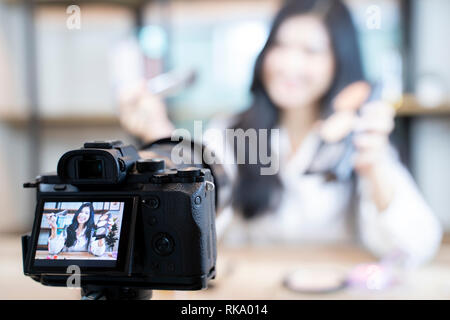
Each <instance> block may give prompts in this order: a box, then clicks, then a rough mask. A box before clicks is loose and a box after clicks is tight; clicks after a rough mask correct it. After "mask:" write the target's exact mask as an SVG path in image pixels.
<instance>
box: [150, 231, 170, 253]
mask: <svg viewBox="0 0 450 320" xmlns="http://www.w3.org/2000/svg"><path fill="white" fill-rule="evenodd" d="M153 249H154V250H155V252H156V253H157V254H159V255H161V256H168V255H169V254H171V253H172V252H173V249H174V243H173V240H172V238H171V237H170V236H169V235H168V234H165V233H159V234H157V235H156V237H155V238H154V239H153Z"/></svg>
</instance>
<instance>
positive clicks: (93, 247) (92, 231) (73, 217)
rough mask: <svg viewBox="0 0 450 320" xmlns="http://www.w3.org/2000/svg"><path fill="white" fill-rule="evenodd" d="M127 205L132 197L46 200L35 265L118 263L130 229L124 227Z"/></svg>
mask: <svg viewBox="0 0 450 320" xmlns="http://www.w3.org/2000/svg"><path fill="white" fill-rule="evenodd" d="M127 205H128V206H129V205H130V203H129V202H128V201H119V202H109V201H93V202H88V201H86V202H76V201H74V202H69V201H61V202H50V201H45V202H44V203H43V208H42V213H41V217H40V225H39V230H38V232H39V235H38V238H37V243H36V250H35V254H34V265H35V266H36V267H44V266H49V267H52V266H54V267H58V266H66V265H72V264H76V265H79V266H80V267H102V268H114V267H116V265H117V261H118V257H119V255H120V254H119V247H120V244H121V240H123V239H122V238H124V237H126V236H124V234H126V233H127V232H124V230H123V228H124V227H126V226H125V225H126V224H127V223H126V222H127V217H126V215H127V213H128V212H129V210H127ZM124 213H125V214H124ZM124 241H125V240H124ZM124 241H122V242H124ZM122 249H123V246H122Z"/></svg>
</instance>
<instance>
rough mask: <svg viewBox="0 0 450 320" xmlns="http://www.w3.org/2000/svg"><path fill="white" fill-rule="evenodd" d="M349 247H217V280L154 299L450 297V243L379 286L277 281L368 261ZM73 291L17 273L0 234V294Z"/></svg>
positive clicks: (14, 243)
mask: <svg viewBox="0 0 450 320" xmlns="http://www.w3.org/2000/svg"><path fill="white" fill-rule="evenodd" d="M374 261H375V260H374V258H373V257H372V256H371V255H369V254H368V253H367V252H365V251H364V250H362V249H360V248H357V247H352V246H335V247H333V246H301V247H286V246H283V247H275V246H273V247H263V246H261V247H240V248H229V247H219V259H218V262H217V272H218V275H217V279H215V280H213V281H212V282H211V287H210V288H209V289H208V290H203V291H195V292H184V291H155V292H154V294H153V298H154V299H450V245H449V244H444V245H443V246H442V247H441V250H440V252H439V254H438V256H437V257H436V258H435V259H434V260H433V261H432V262H431V263H430V264H428V265H426V266H423V267H421V268H420V269H417V270H412V271H408V272H404V273H403V274H402V275H401V278H400V281H399V283H398V284H397V285H395V286H393V287H391V288H389V289H387V290H383V291H367V290H361V289H343V290H340V291H337V292H334V293H330V294H300V293H295V292H292V291H290V290H288V289H286V288H284V287H283V285H282V281H283V279H284V277H285V276H286V275H287V274H289V272H291V271H293V270H296V269H297V268H305V267H311V268H314V267H315V266H324V265H325V266H327V267H331V268H339V269H341V270H350V269H352V268H353V267H354V266H355V265H357V264H359V263H366V262H374ZM78 298H79V290H77V289H67V288H54V287H46V286H42V285H40V284H39V283H37V282H35V281H33V280H31V279H29V278H28V277H25V276H24V275H23V274H22V263H21V250H20V237H19V236H1V235H0V299H78Z"/></svg>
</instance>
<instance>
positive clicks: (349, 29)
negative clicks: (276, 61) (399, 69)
mask: <svg viewBox="0 0 450 320" xmlns="http://www.w3.org/2000/svg"><path fill="white" fill-rule="evenodd" d="M302 14H317V15H318V16H319V17H321V19H322V21H323V22H324V24H325V26H326V28H327V31H328V33H329V35H330V39H331V42H332V48H333V53H334V59H335V66H336V68H335V75H334V79H333V82H332V84H331V86H330V88H329V90H328V92H327V93H326V94H325V96H324V97H323V98H322V101H321V110H320V113H321V115H322V116H326V115H328V114H330V113H331V101H332V100H333V98H334V97H335V96H336V94H337V93H338V92H339V91H340V90H342V89H343V88H344V87H345V86H347V85H348V84H350V83H352V82H354V81H358V80H363V79H364V76H363V70H362V64H361V57H360V51H359V50H360V48H359V45H358V39H357V33H356V29H355V26H354V24H353V22H352V19H351V16H350V12H349V11H348V9H347V8H346V6H345V5H344V4H343V3H342V2H341V1H340V0H291V1H288V2H287V3H286V4H285V6H284V7H283V8H282V9H281V10H280V11H279V13H278V14H277V16H276V17H275V19H274V21H273V24H272V28H271V31H270V33H269V37H268V40H267V42H266V44H265V45H264V48H263V49H262V51H261V53H260V54H259V56H258V58H257V60H256V63H255V67H254V72H253V81H252V85H251V93H252V97H253V102H252V104H251V106H250V108H249V109H247V110H246V111H245V112H243V113H241V114H240V115H239V116H238V117H237V121H236V122H235V124H234V125H233V126H232V128H233V129H239V128H240V129H243V130H247V129H251V128H253V129H257V130H258V129H269V130H268V132H269V133H270V129H273V128H275V127H276V126H277V125H278V121H279V118H280V117H279V115H280V111H279V109H278V108H277V106H276V105H275V104H274V103H273V102H272V101H271V100H270V98H269V95H268V93H267V90H266V88H265V87H264V84H263V80H262V70H263V62H264V58H265V56H266V54H267V52H268V50H269V49H270V48H271V47H272V45H273V44H274V42H275V38H276V35H277V32H278V29H279V28H280V26H281V25H282V23H283V22H285V21H286V20H287V19H289V18H291V17H294V16H298V15H302ZM299 32H302V30H299ZM258 138H259V137H258ZM270 146H271V144H270V135H269V137H268V151H269V152H270V150H271V148H270ZM248 150H249V147H248V145H247V146H246V150H245V152H246V156H247V159H248ZM260 168H261V164H260V163H259V161H258V164H240V165H238V179H237V182H236V185H235V186H234V191H233V206H234V208H235V209H237V210H238V211H240V212H241V213H242V214H243V215H244V217H245V218H252V217H254V216H257V215H259V214H261V213H264V212H267V211H268V210H273V209H275V208H276V207H277V206H278V205H279V202H280V199H281V197H280V195H281V191H282V184H281V181H280V179H279V176H278V175H261V174H260Z"/></svg>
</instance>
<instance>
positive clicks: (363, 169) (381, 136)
mask: <svg viewBox="0 0 450 320" xmlns="http://www.w3.org/2000/svg"><path fill="white" fill-rule="evenodd" d="M394 116H395V110H394V108H393V107H392V106H391V105H389V104H388V103H385V102H382V101H374V102H370V103H367V104H366V105H364V106H363V107H362V108H361V109H360V115H359V116H356V117H355V122H354V132H355V134H354V138H353V143H354V146H355V149H356V154H355V156H354V168H355V171H356V172H357V174H358V175H359V176H360V177H361V178H363V179H365V180H366V181H368V182H369V186H370V192H371V197H372V200H373V201H374V203H375V204H376V206H377V208H378V210H379V211H383V210H385V209H386V208H387V207H388V206H389V204H390V202H391V200H392V198H393V194H394V186H393V185H392V183H391V181H392V176H391V175H390V172H389V167H388V165H387V164H386V159H387V158H388V157H387V156H386V155H387V153H388V150H389V134H390V133H391V132H392V130H393V128H394Z"/></svg>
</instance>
